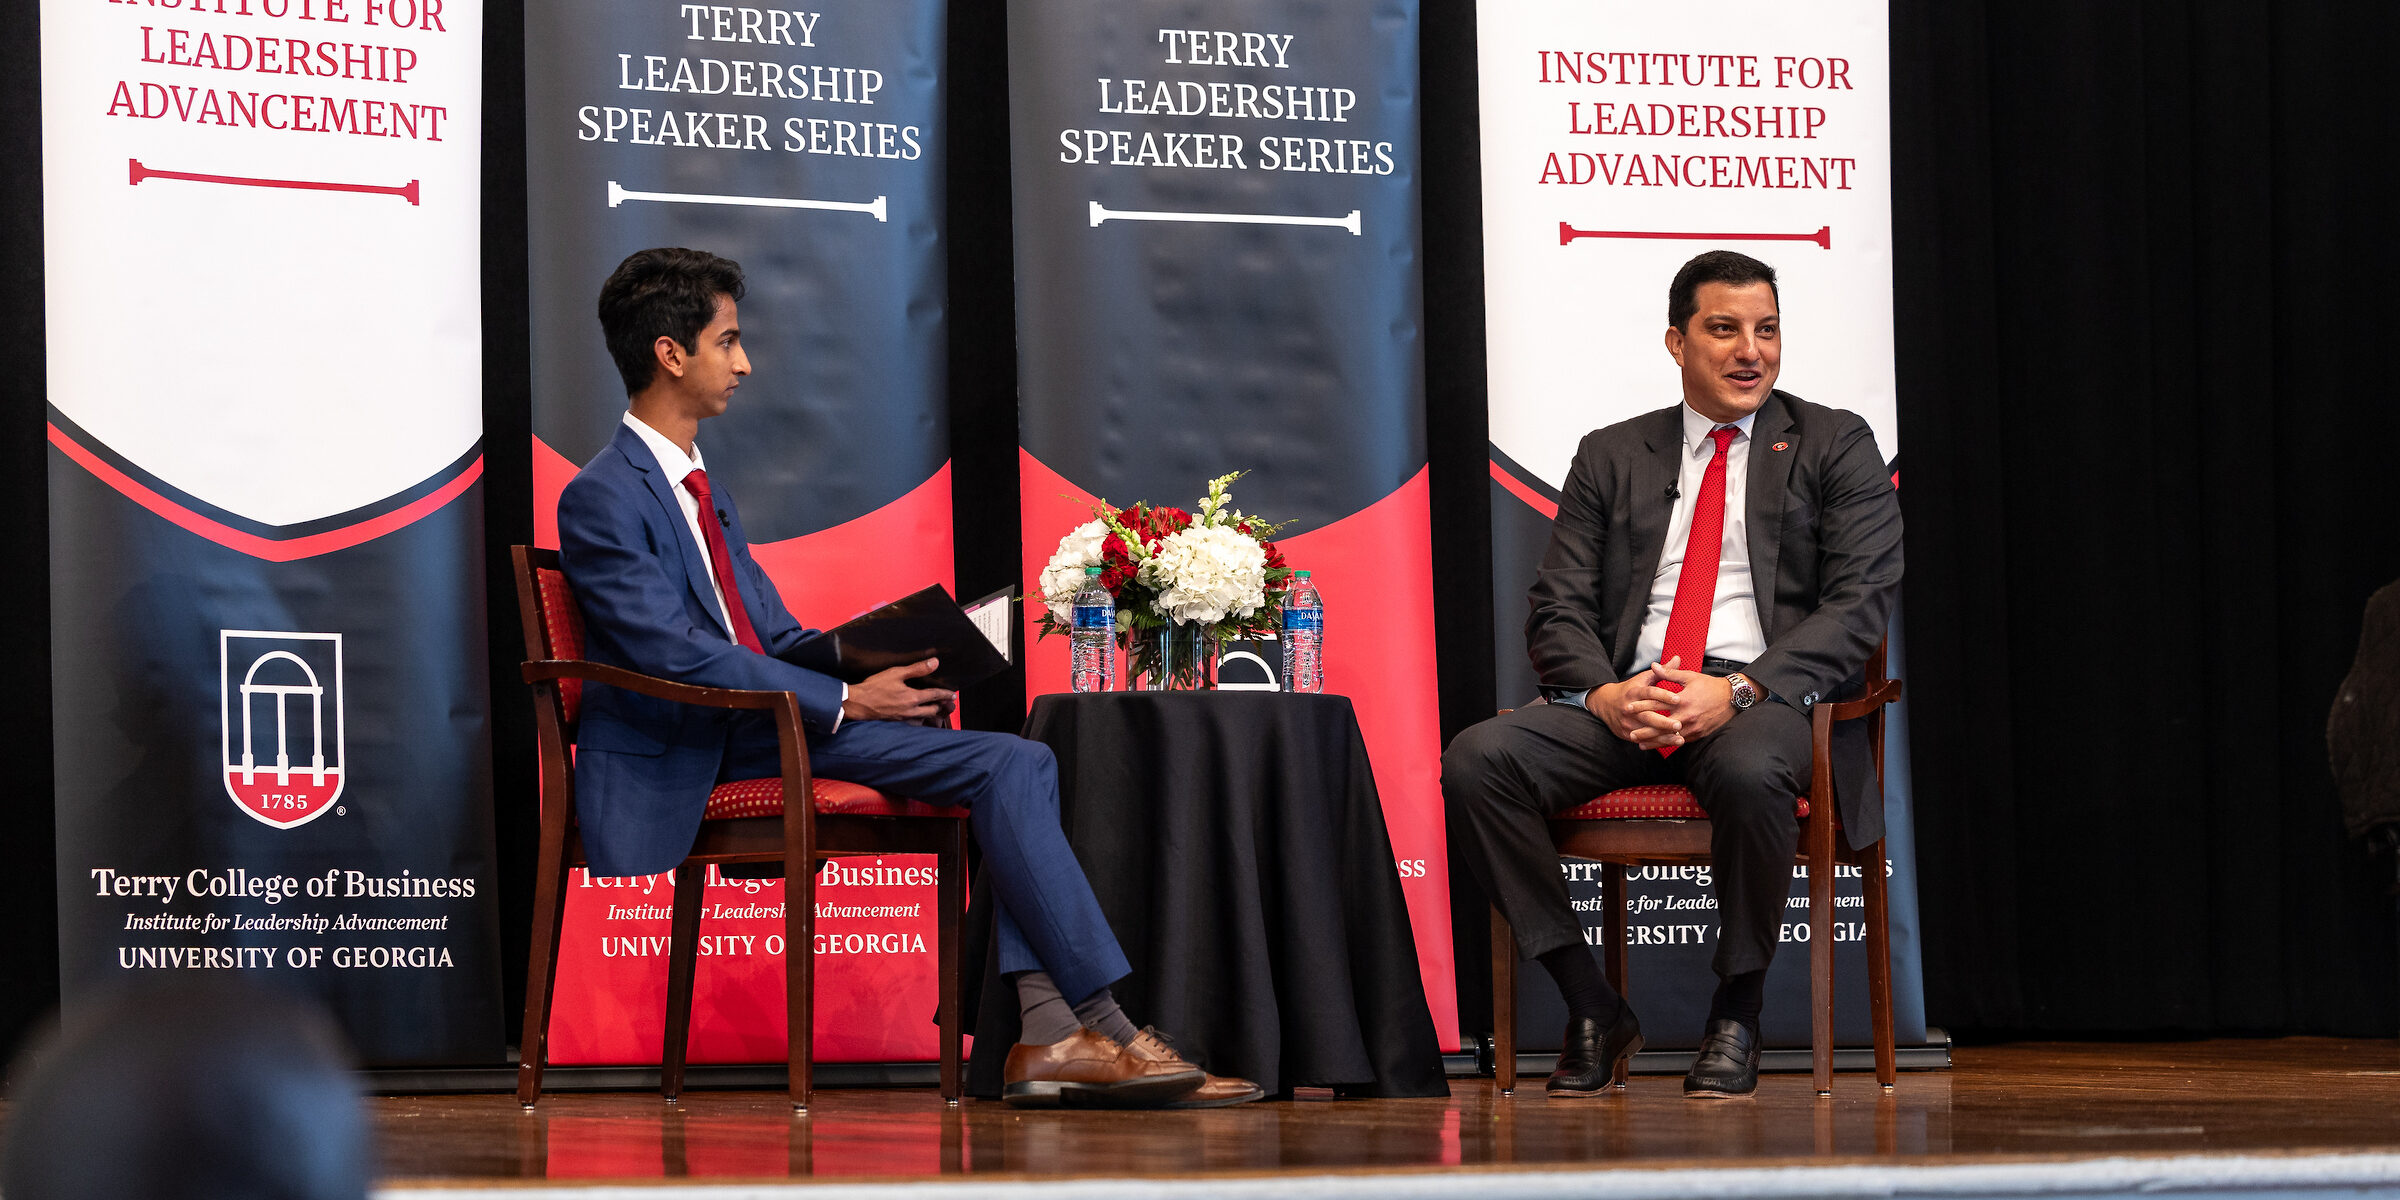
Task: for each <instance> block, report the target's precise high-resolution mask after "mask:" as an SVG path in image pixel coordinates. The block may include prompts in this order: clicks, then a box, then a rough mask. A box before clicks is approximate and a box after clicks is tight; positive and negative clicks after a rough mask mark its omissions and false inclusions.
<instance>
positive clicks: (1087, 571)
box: [1083, 567, 1100, 579]
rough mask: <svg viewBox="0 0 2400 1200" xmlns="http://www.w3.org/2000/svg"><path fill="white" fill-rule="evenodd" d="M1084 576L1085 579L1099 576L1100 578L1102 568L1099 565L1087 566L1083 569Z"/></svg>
mask: <svg viewBox="0 0 2400 1200" xmlns="http://www.w3.org/2000/svg"><path fill="white" fill-rule="evenodd" d="M1083 577H1084V578H1085V579H1098V578H1100V568H1098V567H1085V568H1084V569H1083Z"/></svg>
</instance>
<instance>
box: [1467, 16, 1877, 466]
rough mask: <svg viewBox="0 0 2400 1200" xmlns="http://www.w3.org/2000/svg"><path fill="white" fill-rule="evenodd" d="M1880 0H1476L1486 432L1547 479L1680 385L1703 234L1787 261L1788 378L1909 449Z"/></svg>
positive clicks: (1669, 398)
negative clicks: (1672, 1)
mask: <svg viewBox="0 0 2400 1200" xmlns="http://www.w3.org/2000/svg"><path fill="white" fill-rule="evenodd" d="M1884 24H1885V17H1884V4H1883V2H1882V0H1842V2H1840V3H1828V4H1810V5H1800V6H1793V5H1782V4H1767V3H1732V4H1727V5H1722V6H1718V7H1714V8H1711V9H1710V10H1709V13H1708V17H1707V19H1706V20H1705V21H1695V20H1694V19H1693V17H1692V14H1691V13H1689V12H1687V11H1685V10H1683V9H1679V8H1674V7H1661V6H1655V5H1653V6H1644V5H1633V4H1609V5H1597V4H1592V3H1589V2H1588V0H1511V2H1510V3H1508V4H1505V5H1485V6H1484V7H1483V9H1482V15H1481V18H1480V21H1479V24H1478V26H1477V29H1476V38H1477V55H1478V58H1479V60H1480V70H1481V79H1482V87H1481V90H1482V111H1483V223H1484V235H1483V236H1484V266H1483V271H1484V297H1485V304H1486V313H1487V318H1486V319H1487V328H1486V335H1487V338H1488V346H1489V353H1490V381H1491V439H1492V444H1493V445H1494V446H1495V447H1496V448H1498V449H1499V450H1500V452H1501V453H1503V454H1505V455H1507V456H1508V457H1509V458H1510V459H1513V460H1515V462H1516V463H1517V464H1518V465H1519V466H1521V467H1523V468H1524V469H1525V470H1526V471H1527V472H1529V473H1530V474H1531V475H1533V476H1534V477H1536V478H1538V479H1539V480H1541V481H1542V482H1543V483H1545V484H1547V485H1548V486H1549V487H1550V488H1552V489H1556V488H1557V487H1559V486H1560V485H1561V484H1563V483H1565V482H1566V477H1567V466H1568V463H1569V461H1570V460H1571V459H1572V458H1573V456H1574V453H1575V444H1576V441H1577V439H1579V438H1580V437H1581V436H1582V435H1583V434H1584V433H1586V432H1589V431H1590V430H1593V429H1598V428H1600V427H1602V426H1604V425H1611V424H1614V423H1616V422H1618V421H1622V420H1624V419H1625V418H1627V417H1631V416H1634V415H1636V414H1638V413H1643V412H1648V411H1650V410H1652V409H1658V408H1664V407H1666V406H1668V405H1671V404H1674V403H1675V402H1676V401H1678V400H1679V399H1681V396H1682V393H1681V391H1680V385H1679V384H1678V382H1677V375H1676V368H1675V363H1674V361H1673V360H1672V359H1670V358H1668V357H1667V351H1666V347H1665V343H1664V335H1665V332H1666V325H1667V284H1668V281H1670V280H1672V279H1673V278H1674V276H1675V269H1676V268H1677V267H1679V266H1681V265H1682V264H1683V262H1684V261H1685V260H1686V259H1689V258H1690V257H1692V256H1693V255H1695V254H1698V253H1700V252H1701V251H1704V250H1711V249H1719V248H1722V249H1731V250H1739V251H1741V252H1742V253H1744V254H1748V255H1751V256H1753V257H1756V258H1759V259H1762V260H1764V261H1766V262H1767V263H1768V264H1770V265H1772V266H1773V267H1774V268H1775V270H1776V273H1777V275H1778V276H1779V279H1780V283H1779V286H1780V290H1781V294H1782V312H1783V328H1784V343H1785V344H1784V356H1783V374H1782V377H1781V379H1780V380H1779V381H1778V383H1777V386H1779V387H1781V388H1782V389H1783V390H1785V391H1787V392H1790V393H1792V394H1793V395H1796V396H1800V397H1802V398H1804V399H1808V400H1813V401H1815V402H1817V403H1819V404H1826V405H1831V406H1832V407H1835V408H1846V409H1849V410H1851V411H1853V412H1856V413H1859V414H1860V415H1862V416H1864V417H1866V418H1867V421H1868V423H1869V424H1871V425H1873V426H1874V429H1875V440H1876V444H1877V445H1878V446H1880V447H1881V448H1882V450H1883V453H1884V456H1885V457H1886V458H1887V459H1889V458H1896V457H1897V456H1898V453H1899V436H1898V435H1899V431H1898V428H1897V425H1896V422H1895V420H1894V414H1893V400H1892V393H1893V384H1892V216H1891V117H1890V111H1889V107H1888V105H1887V102H1886V97H1887V94H1888V92H1889V76H1890V71H1889V63H1890V53H1889V48H1888V39H1887V37H1886V34H1885V28H1884Z"/></svg>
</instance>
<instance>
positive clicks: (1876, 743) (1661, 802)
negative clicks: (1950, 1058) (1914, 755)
mask: <svg viewBox="0 0 2400 1200" xmlns="http://www.w3.org/2000/svg"><path fill="white" fill-rule="evenodd" d="M1883 656H1884V648H1883V647H1881V646H1878V647H1876V649H1875V656H1874V657H1873V658H1871V659H1868V660H1867V670H1866V690H1865V691H1864V692H1863V693H1861V694H1860V695H1859V696H1858V697H1857V698H1855V699H1851V700H1840V701H1834V700H1829V701H1826V702H1825V703H1822V704H1819V705H1817V706H1816V708H1815V709H1814V710H1813V711H1814V716H1813V718H1812V719H1811V727H1810V733H1809V737H1810V742H1811V744H1812V747H1813V749H1814V755H1815V757H1814V763H1813V765H1812V767H1811V769H1810V777H1809V793H1808V795H1805V796H1801V797H1799V798H1798V800H1797V801H1796V803H1795V804H1794V806H1793V807H1794V810H1795V812H1796V814H1797V815H1798V816H1799V817H1800V819H1801V821H1802V822H1803V825H1802V828H1801V831H1800V852H1799V854H1798V855H1797V856H1796V858H1795V861H1797V862H1799V863H1801V864H1804V865H1806V866H1808V868H1809V872H1808V925H1809V938H1808V993H1809V1007H1810V1010H1811V1011H1810V1027H1809V1044H1810V1047H1811V1050H1812V1058H1813V1063H1814V1067H1815V1078H1816V1085H1817V1094H1818V1095H1820V1096H1823V1095H1831V1094H1832V1092H1833V876H1834V872H1833V871H1832V870H1830V869H1827V868H1828V867H1829V866H1830V865H1841V866H1853V867H1857V868H1859V871H1860V874H1861V877H1862V878H1861V882H1862V883H1863V884H1864V888H1865V891H1866V897H1865V899H1866V910H1867V912H1866V916H1867V997H1868V1009H1869V1016H1870V1018H1871V1020H1872V1022H1873V1025H1874V1029H1875V1079H1876V1081H1877V1082H1879V1083H1881V1084H1882V1085H1883V1086H1884V1087H1886V1088H1889V1087H1891V1086H1892V1085H1893V1083H1894V1082H1895V1081H1896V1079H1897V1075H1898V1072H1897V1067H1898V1056H1897V1051H1896V1050H1895V1048H1894V1046H1893V1044H1892V936H1891V917H1890V909H1889V904H1888V899H1889V895H1888V889H1887V886H1886V882H1885V879H1884V860H1883V842H1882V841H1880V840H1878V841H1876V842H1874V843H1872V844H1870V845H1868V846H1866V847H1865V848H1864V849H1860V850H1851V849H1849V848H1848V847H1847V846H1846V845H1845V844H1844V843H1843V841H1842V839H1841V837H1840V836H1839V828H1840V817H1839V815H1838V813H1839V810H1838V809H1837V808H1836V807H1835V805H1834V799H1833V763H1832V754H1831V753H1830V747H1831V746H1832V744H1833V723H1834V722H1836V721H1856V720H1862V719H1863V720H1866V721H1869V722H1870V724H1869V725H1868V727H1867V736H1868V740H1869V744H1870V745H1872V746H1873V747H1874V754H1875V785H1876V791H1877V793H1878V795H1880V794H1881V792H1882V788H1883V719H1884V713H1883V707H1884V705H1887V704H1890V703H1891V702H1892V701H1894V700H1898V699H1899V698H1900V681H1899V680H1897V679H1887V678H1885V677H1884V673H1883V663H1884V657H1883ZM1709 832H1710V831H1709V825H1708V813H1707V811H1706V810H1705V809H1702V808H1701V807H1700V804H1699V802H1698V801H1697V800H1695V799H1693V797H1692V793H1691V791H1690V790H1689V789H1687V788H1683V787H1679V786H1674V785H1651V786H1646V787H1632V788H1620V789H1618V790H1617V791H1613V792H1610V793H1608V794H1607V795H1605V796H1602V797H1600V798H1599V799H1597V800H1594V801H1592V802H1591V803H1589V804H1586V805H1583V806H1582V807H1580V808H1574V809H1569V810H1568V811H1566V812H1563V813H1560V814H1558V815H1557V816H1555V817H1552V818H1551V819H1550V836H1551V840H1553V841H1554V842H1556V843H1557V844H1558V852H1559V853H1560V854H1561V855H1564V856H1569V857H1574V858H1588V859H1597V860H1598V861H1599V862H1601V863H1602V864H1604V870H1603V871H1602V873H1601V879H1600V896H1601V907H1602V908H1603V909H1605V910H1606V911H1607V913H1608V914H1609V916H1608V923H1607V925H1606V926H1605V927H1604V928H1605V932H1604V934H1603V946H1604V958H1605V963H1606V967H1607V971H1608V978H1609V982H1610V983H1612V984H1613V985H1615V987H1616V989H1617V990H1618V991H1619V992H1620V993H1621V992H1623V991H1624V990H1625V868H1626V867H1628V866H1643V865H1647V864H1651V863H1705V862H1707V861H1709ZM1492 1026H1493V1029H1492V1043H1493V1045H1492V1054H1493V1066H1494V1074H1495V1075H1496V1076H1497V1079H1498V1082H1499V1084H1500V1091H1501V1093H1502V1094H1503V1095H1506V1094H1508V1093H1510V1092H1513V1091H1515V1090H1516V1086H1517V937H1516V932H1515V931H1514V930H1512V929H1510V928H1509V925H1508V918H1507V917H1504V916H1502V915H1501V913H1500V910H1499V909H1498V908H1497V907H1495V908H1493V909H1492ZM1625 1068H1626V1064H1624V1063H1622V1062H1620V1063H1618V1064H1617V1076H1616V1083H1617V1086H1618V1087H1623V1086H1625Z"/></svg>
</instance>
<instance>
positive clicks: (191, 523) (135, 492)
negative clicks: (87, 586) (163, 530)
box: [48, 425, 483, 563]
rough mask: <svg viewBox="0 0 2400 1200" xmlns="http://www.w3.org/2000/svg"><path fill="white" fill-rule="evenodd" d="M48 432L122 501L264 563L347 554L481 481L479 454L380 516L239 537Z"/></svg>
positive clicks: (61, 435)
mask: <svg viewBox="0 0 2400 1200" xmlns="http://www.w3.org/2000/svg"><path fill="white" fill-rule="evenodd" d="M48 428H49V430H50V444H51V445H53V446H56V447H58V449H59V452H60V453H62V454H65V455H66V456H67V457H68V458H70V459H73V460H74V461H75V464H76V465H77V466H80V467H82V468H83V469H84V470H86V471H90V472H91V473H92V474H93V475H94V476H95V477H97V478H98V479H99V480H100V482H102V483H105V484H107V485H108V486H110V487H112V488H115V489H117V490H118V491H119V492H122V493H124V494H125V498H126V499H128V500H131V501H133V502H134V503H136V504H139V505H141V506H142V507H143V508H146V509H149V510H150V511H151V512H153V513H156V514H158V515H159V516H161V517H165V518H166V519H167V520H169V521H172V522H174V523H175V524H176V525H177V526H179V527H181V528H183V529H185V530H187V531H189V532H191V533H195V534H198V535H200V536H201V537H204V538H207V539H208V540H209V541H212V542H215V543H216V544H218V545H220V546H223V547H225V548H226V549H228V550H238V551H240V552H242V553H244V554H247V555H249V556H250V557H252V558H258V559H264V560H266V561H268V562H279V563H280V562H296V561H298V560H300V559H303V558H315V557H316V556H318V555H320V554H331V553H333V552H334V551H336V550H347V549H349V548H350V547H352V546H356V545H359V544H360V543H362V542H371V541H374V540H375V539H376V538H379V537H382V536H383V535H385V534H387V533H390V532H392V531H393V530H396V529H405V528H407V527H409V526H410V525H413V524H416V523H417V522H418V521H421V520H424V519H425V518H426V517H428V516H431V515H433V514H434V513H437V512H440V511H441V510H442V506H443V505H446V504H448V503H450V502H451V501H453V500H456V499H458V498H459V496H460V495H462V494H464V493H465V492H466V490H467V489H468V488H471V487H473V486H475V481H476V480H478V479H481V478H483V456H482V455H480V454H478V455H476V456H475V461H473V462H471V463H468V464H467V465H466V468H465V469H464V470H461V471H460V472H459V473H458V476H457V478H454V479H452V480H451V481H450V482H448V483H445V484H443V485H442V486H441V488H440V489H439V490H437V491H435V492H433V493H432V494H431V495H428V496H425V497H424V498H422V499H419V500H415V501H411V502H410V503H408V504H406V505H403V506H402V507H400V508H395V509H393V510H392V511H390V512H387V513H385V514H383V515H382V516H380V517H370V518H368V519H367V520H364V521H361V522H359V523H358V524H356V525H350V526H346V527H344V528H341V529H328V530H326V531H325V532H323V533H312V534H309V535H308V536H306V537H296V538H292V539H290V540H288V541H277V540H276V539H274V538H266V537H260V536H258V535H257V534H255V533H244V532H242V531H241V530H239V529H235V528H233V527H232V526H230V525H227V524H225V523H224V522H222V521H216V520H212V519H210V518H208V517H204V516H201V515H200V514H199V513H196V512H193V511H192V510H191V509H189V508H186V507H184V506H183V505H181V504H178V503H176V502H175V501H173V500H170V499H168V498H166V497H165V496H162V495H159V494H158V493H157V492H156V491H153V490H151V489H150V488H149V487H146V486H144V485H143V484H142V483H140V482H139V481H137V480H135V479H134V478H133V477H132V476H130V475H127V474H126V473H125V472H123V471H120V470H118V469H116V468H115V467H112V466H110V465H109V464H108V461H107V460H106V459H103V458H101V457H100V456H99V455H97V454H94V453H92V452H91V451H89V450H86V449H84V448H83V446H82V445H81V444H80V443H78V442H77V441H76V440H75V439H74V438H71V437H68V436H67V435H66V433H65V431H63V430H61V429H60V428H59V427H58V426H56V425H50V426H48Z"/></svg>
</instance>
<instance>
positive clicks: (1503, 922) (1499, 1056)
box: [1492, 904, 1517, 1096]
mask: <svg viewBox="0 0 2400 1200" xmlns="http://www.w3.org/2000/svg"><path fill="white" fill-rule="evenodd" d="M1492 1078H1493V1080H1494V1081H1495V1082H1497V1083H1498V1084H1499V1085H1500V1094H1501V1095H1503V1096H1506V1095H1510V1094H1512V1093H1514V1092H1515V1091H1516V1090H1517V931H1516V930H1514V929H1511V928H1509V924H1508V918H1507V917H1506V916H1503V915H1502V914H1501V912H1500V906H1499V905H1497V904H1495V905H1493V906H1492Z"/></svg>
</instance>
